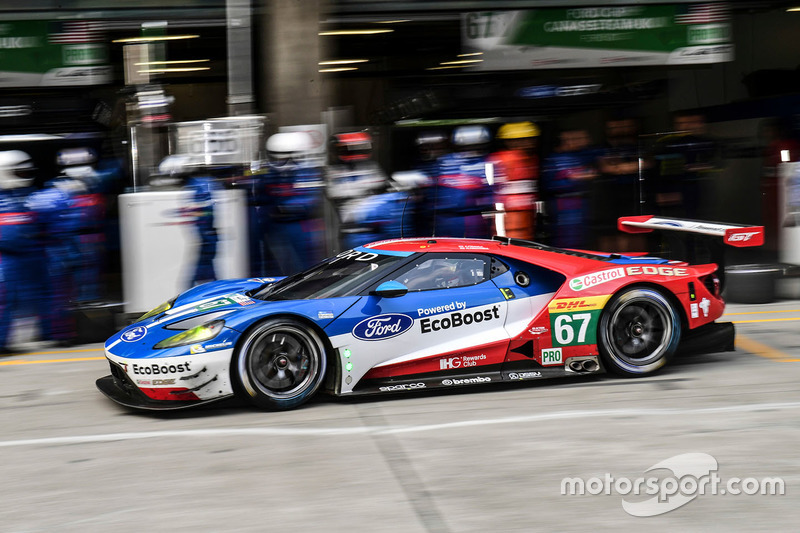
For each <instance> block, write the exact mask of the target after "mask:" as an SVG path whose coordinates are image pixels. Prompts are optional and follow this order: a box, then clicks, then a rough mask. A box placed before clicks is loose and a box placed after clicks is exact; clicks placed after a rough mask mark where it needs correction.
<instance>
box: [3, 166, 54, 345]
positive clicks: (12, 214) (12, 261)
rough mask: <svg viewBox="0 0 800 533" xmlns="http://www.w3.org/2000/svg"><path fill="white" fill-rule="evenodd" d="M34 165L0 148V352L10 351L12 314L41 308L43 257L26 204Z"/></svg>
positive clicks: (32, 215)
mask: <svg viewBox="0 0 800 533" xmlns="http://www.w3.org/2000/svg"><path fill="white" fill-rule="evenodd" d="M34 173H35V168H34V166H33V162H32V161H31V158H30V156H28V154H26V153H25V152H22V151H19V150H10V151H7V152H0V353H5V352H8V351H9V347H8V340H9V334H10V330H11V325H12V323H13V320H14V318H17V316H19V315H20V314H21V311H22V310H23V309H25V310H28V309H26V306H25V305H24V302H29V303H32V304H33V305H34V306H35V307H36V308H35V309H33V310H34V311H36V312H37V314H38V312H40V310H42V309H44V307H45V306H44V305H43V304H44V302H42V297H43V295H44V292H43V289H42V284H46V283H47V279H46V276H44V279H39V278H38V276H37V274H38V273H39V272H40V269H42V268H43V266H44V262H45V258H44V256H43V254H42V253H41V247H40V246H38V227H37V224H36V214H35V213H34V212H33V211H32V210H31V209H30V207H29V206H28V205H27V202H26V200H27V196H28V194H30V192H31V190H32V189H31V188H30V187H31V186H32V185H33V178H34Z"/></svg>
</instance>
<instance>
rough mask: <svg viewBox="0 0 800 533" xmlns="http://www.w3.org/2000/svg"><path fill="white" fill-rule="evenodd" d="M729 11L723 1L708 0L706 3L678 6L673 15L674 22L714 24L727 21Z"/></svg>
mask: <svg viewBox="0 0 800 533" xmlns="http://www.w3.org/2000/svg"><path fill="white" fill-rule="evenodd" d="M729 17H730V13H729V11H728V5H727V4H726V3H725V2H709V3H707V4H685V5H680V6H678V13H677V14H676V15H675V23H676V24H714V23H717V22H728V18H729Z"/></svg>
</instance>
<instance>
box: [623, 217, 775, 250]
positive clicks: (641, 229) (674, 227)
mask: <svg viewBox="0 0 800 533" xmlns="http://www.w3.org/2000/svg"><path fill="white" fill-rule="evenodd" d="M617 228H618V229H619V230H620V231H624V232H627V233H648V232H651V231H653V230H657V229H658V230H668V231H683V232H687V233H695V234H700V235H708V236H711V237H722V241H723V242H724V243H725V244H729V245H731V246H736V247H738V248H742V247H745V246H761V245H762V244H764V226H743V225H739V224H722V223H720V222H704V221H701V220H685V219H680V218H667V217H656V216H652V215H642V216H630V217H620V218H619V219H618V220H617Z"/></svg>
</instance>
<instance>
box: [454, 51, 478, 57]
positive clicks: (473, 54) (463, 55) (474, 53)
mask: <svg viewBox="0 0 800 533" xmlns="http://www.w3.org/2000/svg"><path fill="white" fill-rule="evenodd" d="M482 55H483V52H470V53H468V54H458V56H456V57H469V56H482Z"/></svg>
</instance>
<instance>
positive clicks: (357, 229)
mask: <svg viewBox="0 0 800 533" xmlns="http://www.w3.org/2000/svg"><path fill="white" fill-rule="evenodd" d="M331 152H332V154H333V158H334V160H333V164H332V165H331V166H330V167H329V169H328V178H327V195H328V198H330V199H331V201H333V203H334V205H335V206H336V212H337V215H338V218H339V233H340V235H339V237H340V247H341V249H343V250H347V249H350V248H355V247H357V246H361V245H363V244H368V243H370V242H374V241H376V240H383V239H387V238H392V237H399V236H400V233H401V224H403V223H405V222H404V221H403V216H402V204H401V201H405V199H406V196H404V195H398V193H396V192H392V191H391V186H390V183H389V180H388V178H387V176H386V174H385V173H384V172H383V169H381V167H380V166H379V165H378V163H377V162H376V161H373V159H372V136H371V135H370V134H369V133H367V132H365V131H358V132H348V133H339V134H336V135H334V136H333V139H332V141H331ZM387 192H389V193H390V194H391V195H390V196H386V195H385V194H384V193H387ZM376 195H377V196H376ZM398 204H399V205H398ZM398 207H399V211H398ZM412 220H413V215H411V214H409V216H408V220H407V223H408V224H409V225H410V224H412Z"/></svg>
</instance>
